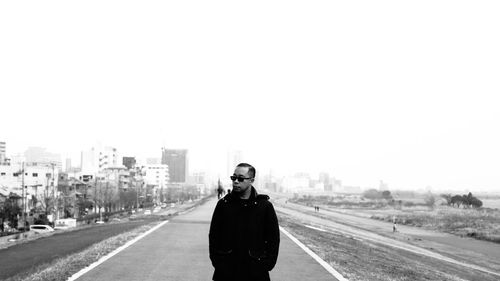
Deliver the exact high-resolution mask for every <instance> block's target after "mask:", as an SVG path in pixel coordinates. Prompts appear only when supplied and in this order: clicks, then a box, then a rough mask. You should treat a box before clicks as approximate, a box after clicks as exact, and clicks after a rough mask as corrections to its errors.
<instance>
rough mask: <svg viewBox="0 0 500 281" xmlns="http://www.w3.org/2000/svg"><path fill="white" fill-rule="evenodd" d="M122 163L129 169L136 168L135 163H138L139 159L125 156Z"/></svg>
mask: <svg viewBox="0 0 500 281" xmlns="http://www.w3.org/2000/svg"><path fill="white" fill-rule="evenodd" d="M122 164H123V166H125V167H126V168H127V169H129V170H131V169H134V168H135V164H137V161H136V160H135V157H123V158H122Z"/></svg>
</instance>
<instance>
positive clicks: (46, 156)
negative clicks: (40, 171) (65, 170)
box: [24, 146, 62, 171]
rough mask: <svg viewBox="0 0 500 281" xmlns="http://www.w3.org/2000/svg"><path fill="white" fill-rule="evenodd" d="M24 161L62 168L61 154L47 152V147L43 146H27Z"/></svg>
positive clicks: (59, 169)
mask: <svg viewBox="0 0 500 281" xmlns="http://www.w3.org/2000/svg"><path fill="white" fill-rule="evenodd" d="M24 162H26V163H38V164H45V165H48V166H50V165H55V167H56V169H57V170H58V171H61V170H62V161H61V155H59V154H57V153H52V152H48V151H47V149H46V148H43V147H36V146H34V147H28V149H27V150H26V151H25V152H24Z"/></svg>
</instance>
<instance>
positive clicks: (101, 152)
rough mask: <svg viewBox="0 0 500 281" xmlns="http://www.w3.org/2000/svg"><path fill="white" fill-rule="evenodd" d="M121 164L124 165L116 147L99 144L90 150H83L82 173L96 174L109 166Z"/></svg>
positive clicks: (113, 166)
mask: <svg viewBox="0 0 500 281" xmlns="http://www.w3.org/2000/svg"><path fill="white" fill-rule="evenodd" d="M120 166H122V163H121V158H120V157H119V155H118V150H117V149H116V148H114V147H110V146H101V145H97V146H95V147H92V148H91V149H90V150H88V151H82V158H81V172H82V174H86V175H95V174H97V173H99V172H101V171H103V170H105V169H107V168H116V167H120Z"/></svg>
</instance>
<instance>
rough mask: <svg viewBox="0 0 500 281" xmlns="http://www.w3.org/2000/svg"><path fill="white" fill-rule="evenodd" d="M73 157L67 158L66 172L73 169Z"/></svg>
mask: <svg viewBox="0 0 500 281" xmlns="http://www.w3.org/2000/svg"><path fill="white" fill-rule="evenodd" d="M71 168H72V167H71V158H66V168H65V171H66V172H69V171H71Z"/></svg>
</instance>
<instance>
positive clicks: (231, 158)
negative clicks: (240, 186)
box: [227, 150, 243, 177]
mask: <svg viewBox="0 0 500 281" xmlns="http://www.w3.org/2000/svg"><path fill="white" fill-rule="evenodd" d="M241 162H243V152H241V150H229V151H228V152H227V176H228V177H229V176H231V175H232V174H233V172H234V168H235V167H236V165H238V164H240V163H241Z"/></svg>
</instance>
